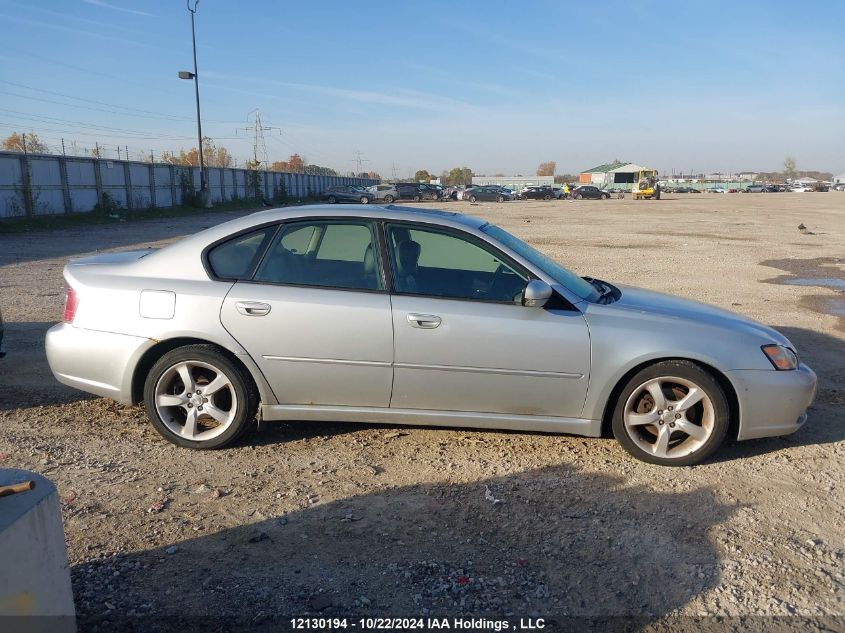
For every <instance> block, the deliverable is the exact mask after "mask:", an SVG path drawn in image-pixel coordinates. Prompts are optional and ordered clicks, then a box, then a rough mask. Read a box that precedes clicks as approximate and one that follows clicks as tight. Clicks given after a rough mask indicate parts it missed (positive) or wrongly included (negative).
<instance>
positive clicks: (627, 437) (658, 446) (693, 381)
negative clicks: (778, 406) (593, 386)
mask: <svg viewBox="0 0 845 633" xmlns="http://www.w3.org/2000/svg"><path fill="white" fill-rule="evenodd" d="M729 421H730V409H729V407H728V401H727V398H726V397H725V392H724V391H723V390H722V387H721V386H720V385H719V383H718V381H716V379H715V378H714V377H713V376H712V375H711V374H710V373H709V372H707V371H706V370H704V369H703V368H701V367H699V366H698V365H696V364H694V363H692V362H689V361H683V360H673V361H663V362H660V363H656V364H654V365H650V366H649V367H646V368H645V369H643V370H641V371H639V372H637V374H636V375H634V376H633V377H632V378H631V380H630V381H628V383H627V384H626V385H625V387H624V388H623V389H622V391H621V393H620V394H619V398H618V399H617V401H616V406H615V409H614V412H613V421H612V425H613V435H614V437H616V439H617V440H618V441H619V443H620V444H621V445H622V447H623V448H624V449H625V450H626V451H628V452H629V453H631V455H633V456H634V457H636V458H637V459H641V460H642V461H645V462H649V463H651V464H659V465H661V466H690V465H692V464H697V463H698V462H700V461H702V460H704V459H706V458H707V457H709V456H710V455H711V454H712V453H713V452H714V451H715V450H716V449H717V448H719V445H720V444H721V443H722V441H723V440H724V439H725V435H726V433H727V431H728V424H729Z"/></svg>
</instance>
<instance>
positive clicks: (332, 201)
mask: <svg viewBox="0 0 845 633" xmlns="http://www.w3.org/2000/svg"><path fill="white" fill-rule="evenodd" d="M335 202H337V198H335V197H334V196H329V204H334V203H335Z"/></svg>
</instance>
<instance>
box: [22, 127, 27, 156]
mask: <svg viewBox="0 0 845 633" xmlns="http://www.w3.org/2000/svg"><path fill="white" fill-rule="evenodd" d="M21 141H22V142H23V153H24V154H26V132H24V133H23V134H21Z"/></svg>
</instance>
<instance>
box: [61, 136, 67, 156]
mask: <svg viewBox="0 0 845 633" xmlns="http://www.w3.org/2000/svg"><path fill="white" fill-rule="evenodd" d="M62 156H67V154H65V137H64V136H63V137H62Z"/></svg>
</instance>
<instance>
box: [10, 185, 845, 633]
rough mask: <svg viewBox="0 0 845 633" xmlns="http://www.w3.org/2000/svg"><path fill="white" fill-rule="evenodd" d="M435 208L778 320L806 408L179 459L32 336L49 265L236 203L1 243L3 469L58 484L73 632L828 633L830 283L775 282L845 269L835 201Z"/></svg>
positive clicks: (396, 435) (270, 437) (621, 277)
mask: <svg viewBox="0 0 845 633" xmlns="http://www.w3.org/2000/svg"><path fill="white" fill-rule="evenodd" d="M446 206H447V207H448V208H449V209H460V210H461V211H463V212H467V213H473V214H475V215H480V216H483V217H485V218H488V219H490V220H493V221H495V222H496V223H498V224H500V225H502V226H503V227H505V228H507V229H509V230H511V231H512V232H514V233H516V234H517V235H519V236H521V237H523V238H524V239H526V240H527V241H529V242H530V243H532V244H534V245H535V246H537V247H539V248H540V249H541V250H543V251H545V252H547V253H548V254H550V255H551V256H553V257H556V258H557V259H559V260H560V261H562V262H564V263H565V264H566V265H568V266H570V267H571V268H573V269H575V270H576V271H578V272H579V273H581V274H591V275H594V276H597V277H600V278H604V279H608V280H611V281H616V282H621V283H627V284H633V285H638V286H642V287H646V288H652V289H655V290H661V291H666V292H671V293H674V294H678V295H682V296H687V297H691V298H694V299H698V300H702V301H705V302H708V303H712V304H715V305H717V306H720V307H724V308H727V309H730V310H734V311H736V312H739V313H742V314H745V315H747V316H750V317H753V318H755V319H758V320H760V321H762V322H763V323H766V324H769V325H772V326H774V327H777V328H778V329H780V330H781V331H783V332H784V333H785V334H786V335H787V336H789V337H790V338H791V339H792V341H793V342H794V343H795V344H796V345H797V347H798V350H799V353H800V354H801V356H802V359H803V360H804V361H805V362H807V363H808V364H809V365H810V366H811V367H813V368H814V369H815V370H816V372H817V373H818V375H819V379H820V386H819V393H818V396H817V399H816V402H815V404H814V405H813V406H812V408H811V409H810V418H809V421H808V423H807V424H806V426H805V427H804V428H803V429H802V430H800V431H799V432H798V433H796V434H794V435H792V436H788V437H783V438H771V439H765V440H757V441H750V442H743V443H728V444H727V445H726V446H724V447H723V448H722V450H721V451H720V452H719V453H718V455H717V457H716V458H715V459H712V460H711V461H709V462H708V463H706V464H704V465H700V466H696V467H691V468H675V469H666V468H660V467H656V466H651V465H648V464H644V463H640V462H636V461H634V460H632V459H631V458H630V457H629V456H628V455H627V454H626V453H624V452H623V450H622V449H621V448H620V447H619V446H617V444H616V443H615V442H614V441H613V440H610V439H587V438H579V437H572V436H557V435H543V434H530V433H504V432H503V433H492V432H484V431H466V430H460V429H458V430H449V429H437V428H414V427H395V428H394V427H386V426H375V425H359V424H318V423H300V424H296V423H293V424H282V423H267V424H265V425H263V427H262V428H261V429H259V430H258V432H256V433H255V434H253V435H251V436H250V437H248V438H247V439H245V440H244V441H242V442H241V443H240V444H239V445H237V446H235V447H232V448H229V449H226V450H222V451H216V452H191V451H187V450H184V449H180V448H177V447H175V446H172V445H170V444H168V443H166V442H165V441H164V440H162V439H160V438H159V436H158V435H157V434H156V433H155V432H154V431H153V429H152V427H151V426H150V425H149V423H148V422H147V421H146V420H145V415H144V412H143V410H142V409H141V407H126V406H122V405H118V404H115V403H113V402H110V401H108V400H103V399H98V398H92V397H88V396H86V395H85V394H82V393H80V392H77V391H74V390H71V389H69V388H65V387H63V386H62V385H59V384H58V383H57V382H55V381H54V380H53V378H52V376H51V375H50V373H49V369H48V367H47V364H46V360H45V356H44V349H43V337H44V333H45V331H46V329H47V328H48V327H50V325H51V324H52V323H54V322H56V321H58V320H59V319H60V314H61V304H62V298H63V297H62V275H61V271H62V266H63V264H64V262H65V261H66V260H67V259H68V258H69V257H72V256H77V255H82V254H85V253H90V252H93V251H95V250H97V251H99V250H109V249H126V248H136V247H143V246H147V245H161V244H165V243H168V242H170V241H173V240H174V239H177V238H178V237H180V236H182V235H185V234H189V233H193V232H195V231H197V230H198V229H200V228H203V227H205V226H209V225H212V224H216V223H218V222H221V221H223V220H226V219H228V218H229V217H233V216H234V215H235V214H233V213H228V214H213V215H209V216H205V217H203V218H202V219H199V220H197V219H194V218H178V219H172V220H157V221H150V222H141V223H128V224H115V225H109V226H102V227H85V228H81V229H78V230H73V231H63V232H61V233H59V232H55V233H40V234H28V235H0V306H2V310H3V316H4V317H5V319H6V321H7V328H6V339H7V349H8V352H9V353H8V355H7V357H6V359H5V360H4V361H2V363H0V467H16V468H26V469H30V470H33V471H37V472H39V473H42V474H44V475H45V476H47V477H49V478H50V479H52V480H53V481H55V482H56V484H57V486H58V488H59V492H60V495H61V497H62V499H63V508H62V512H63V519H64V526H65V533H66V538H67V544H68V552H69V557H70V562H71V566H72V577H73V588H74V594H75V599H76V607H77V611H78V613H79V614H80V616H82V618H83V619H82V620H81V623H82V628H83V630H89V629H90V630H95V629H98V628H99V629H102V630H107V629H110V628H115V627H117V628H124V627H125V626H127V623H131V622H144V623H145V626H146V625H149V624H150V623H152V622H155V621H156V620H155V618H147V619H144V618H138V619H134V618H129V619H127V617H126V616H141V615H145V614H150V615H153V616H157V617H164V618H166V617H170V616H185V615H188V616H219V615H226V614H230V615H238V616H241V617H242V618H244V622H245V623H246V624H251V625H256V624H259V623H262V622H268V621H270V622H272V619H271V618H272V617H273V616H280V615H281V616H286V617H290V616H308V615H319V616H323V617H327V616H339V617H350V618H351V617H354V618H357V617H365V616H366V617H376V616H386V615H394V616H414V617H426V616H449V617H451V616H475V617H486V618H496V617H506V618H508V619H509V620H510V621H511V626H512V627H513V626H514V625H515V622H516V621H517V620H518V618H520V617H524V618H529V617H543V618H545V619H546V620H547V622H548V621H556V622H557V623H558V624H559V625H561V626H562V625H563V624H564V623H566V622H577V620H571V619H569V618H572V617H574V616H584V617H588V618H596V617H603V618H610V620H607V621H605V622H620V621H623V620H613V618H616V617H618V616H625V617H626V618H631V617H635V618H636V620H624V621H625V622H628V623H630V622H634V623H635V624H636V626H635V628H636V627H640V628H648V629H653V630H672V629H677V628H684V627H685V626H686V627H689V626H690V623H692V622H695V623H696V626H697V627H701V626H704V624H705V623H706V622H710V621H711V620H690V619H684V618H685V617H688V616H693V617H698V618H709V617H710V616H724V617H725V618H727V620H716V621H715V622H716V625H718V626H720V627H721V626H728V625H730V626H732V627H737V626H739V625H740V624H743V623H744V624H745V625H749V626H757V627H758V628H759V626H764V628H767V629H768V628H772V627H774V626H775V625H780V626H783V627H785V630H793V629H795V628H808V629H819V630H821V629H823V628H824V627H827V628H828V629H830V630H842V629H843V627H845V602H844V601H845V574H844V573H843V571H845V565H843V562H845V532H843V529H842V525H843V520H845V516H843V509H844V506H845V504H843V501H845V495H843V485H845V460H843V457H845V443H843V438H845V416H843V410H842V405H843V403H845V363H843V358H845V327H843V324H845V318H843V317H842V316H838V315H837V314H836V311H837V310H843V309H845V304H843V301H845V297H843V292H842V290H841V289H840V290H838V291H837V290H835V289H832V288H829V287H823V286H796V285H787V284H786V283H784V282H788V281H789V280H790V279H793V278H795V277H796V276H797V277H801V278H813V279H816V278H839V279H842V278H845V272H843V266H842V265H843V263H845V260H843V259H842V256H843V253H845V194H838V193H835V192H831V193H829V194H777V195H774V194H772V195H763V194H760V195H700V196H696V195H686V196H685V195H675V196H671V195H669V196H664V199H663V200H661V201H659V202H658V201H640V202H635V201H633V200H630V199H624V200H607V201H579V202H569V201H560V202H558V201H550V202H543V201H537V202H514V203H506V204H501V205H498V204H479V205H470V204H469V203H447V204H446ZM802 223H803V225H805V227H806V228H805V229H804V230H799V229H798V228H797V227H798V225H799V224H802ZM819 283H821V282H819ZM842 314H845V312H842ZM677 616H681V617H680V618H678V617H677ZM759 616H767V617H766V618H760V617H759ZM771 616H792V617H791V618H784V619H779V618H774V617H771ZM795 616H805V617H804V618H799V617H795ZM837 616H838V617H837ZM166 621H167V620H161V621H159V622H166ZM590 622H593V623H594V622H595V620H590ZM799 625H800V626H799ZM604 628H613V627H611V626H610V625H607V626H606V627H604ZM720 630H721V629H720ZM749 630H751V629H749Z"/></svg>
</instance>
